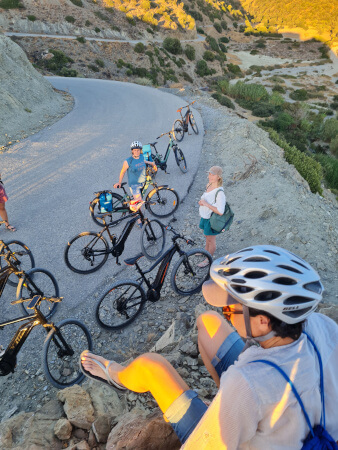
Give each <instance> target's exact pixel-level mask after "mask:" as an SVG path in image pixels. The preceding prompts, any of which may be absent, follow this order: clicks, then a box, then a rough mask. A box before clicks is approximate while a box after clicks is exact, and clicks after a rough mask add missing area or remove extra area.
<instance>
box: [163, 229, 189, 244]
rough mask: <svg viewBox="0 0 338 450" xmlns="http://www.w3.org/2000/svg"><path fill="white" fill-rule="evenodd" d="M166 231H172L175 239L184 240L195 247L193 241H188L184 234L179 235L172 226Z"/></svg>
mask: <svg viewBox="0 0 338 450" xmlns="http://www.w3.org/2000/svg"><path fill="white" fill-rule="evenodd" d="M165 229H166V230H168V231H171V232H172V233H173V234H174V235H175V236H174V238H173V239H183V240H184V241H186V243H187V244H188V245H195V242H194V241H193V240H192V239H187V238H186V237H185V236H183V234H179V233H177V232H176V231H175V230H174V228H173V227H172V226H171V225H167V226H166V227H165Z"/></svg>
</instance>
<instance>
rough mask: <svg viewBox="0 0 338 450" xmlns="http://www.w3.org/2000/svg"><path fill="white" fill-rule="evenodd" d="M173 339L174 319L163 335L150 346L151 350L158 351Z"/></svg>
mask: <svg viewBox="0 0 338 450" xmlns="http://www.w3.org/2000/svg"><path fill="white" fill-rule="evenodd" d="M174 339H175V321H174V322H173V323H172V324H171V325H170V327H169V328H168V329H167V331H166V332H165V333H164V334H163V336H162V337H161V338H160V339H159V340H158V341H157V342H156V344H155V345H154V346H153V347H152V348H151V350H150V351H151V352H159V351H160V350H163V349H164V348H165V347H167V346H168V345H169V344H172V343H173V342H174Z"/></svg>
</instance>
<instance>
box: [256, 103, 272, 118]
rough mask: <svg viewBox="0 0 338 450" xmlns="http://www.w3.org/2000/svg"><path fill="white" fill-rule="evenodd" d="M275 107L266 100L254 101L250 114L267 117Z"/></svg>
mask: <svg viewBox="0 0 338 450" xmlns="http://www.w3.org/2000/svg"><path fill="white" fill-rule="evenodd" d="M275 110H276V108H275V107H274V106H273V105H271V104H270V103H267V102H259V103H255V104H254V105H253V107H252V114H253V115H254V116H256V117H269V116H271V115H272V114H273V113H274V112H275Z"/></svg>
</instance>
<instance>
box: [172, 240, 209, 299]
mask: <svg viewBox="0 0 338 450" xmlns="http://www.w3.org/2000/svg"><path fill="white" fill-rule="evenodd" d="M206 259H207V260H208V265H207V266H205V267H198V265H199V264H201V263H202V262H203V261H205V260H206ZM211 263H212V257H211V255H210V253H209V252H207V251H206V250H204V249H203V248H197V249H195V250H190V251H188V252H186V253H185V254H184V255H182V256H181V258H180V259H179V260H178V261H177V263H176V264H175V266H174V267H173V270H172V272H171V279H170V282H171V286H172V288H173V289H174V291H175V292H176V293H177V294H180V295H191V294H195V293H196V292H199V291H200V290H201V288H202V284H203V283H204V282H205V281H206V280H207V279H208V278H209V270H210V266H211Z"/></svg>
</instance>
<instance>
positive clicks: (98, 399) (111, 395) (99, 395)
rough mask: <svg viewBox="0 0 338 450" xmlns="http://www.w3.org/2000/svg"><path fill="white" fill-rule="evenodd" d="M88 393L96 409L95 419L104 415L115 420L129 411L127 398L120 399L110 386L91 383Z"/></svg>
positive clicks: (122, 396)
mask: <svg viewBox="0 0 338 450" xmlns="http://www.w3.org/2000/svg"><path fill="white" fill-rule="evenodd" d="M87 392H88V394H89V395H90V398H91V401H92V404H93V407H94V415H95V418H97V417H99V416H103V415H108V416H110V417H111V418H114V417H118V416H120V415H122V414H123V413H124V412H126V411H127V404H126V399H125V396H124V395H121V398H119V396H118V394H117V392H116V391H115V390H114V389H113V388H111V387H110V386H107V385H105V384H103V383H97V382H95V381H90V385H89V387H88V388H87Z"/></svg>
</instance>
